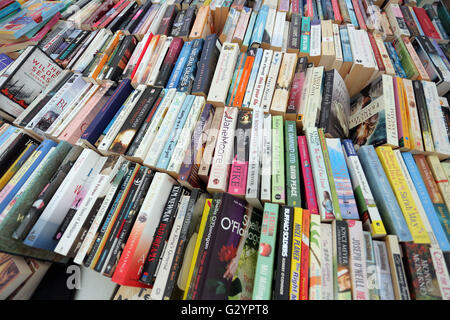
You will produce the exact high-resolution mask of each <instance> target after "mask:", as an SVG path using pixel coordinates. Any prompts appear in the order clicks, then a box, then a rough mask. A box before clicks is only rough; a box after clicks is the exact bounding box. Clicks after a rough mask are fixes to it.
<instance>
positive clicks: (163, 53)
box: [146, 37, 173, 86]
mask: <svg viewBox="0 0 450 320" xmlns="http://www.w3.org/2000/svg"><path fill="white" fill-rule="evenodd" d="M172 40H173V38H172V37H168V38H167V39H165V41H164V45H163V48H162V50H161V52H160V54H159V56H158V59H157V60H156V62H155V65H154V66H153V70H152V73H151V74H150V76H149V77H148V80H147V83H146V84H147V85H150V86H152V85H154V84H155V81H156V78H157V77H158V74H159V69H160V68H161V65H162V63H163V61H164V58H165V57H166V53H167V51H168V50H169V47H170V44H171V43H172Z"/></svg>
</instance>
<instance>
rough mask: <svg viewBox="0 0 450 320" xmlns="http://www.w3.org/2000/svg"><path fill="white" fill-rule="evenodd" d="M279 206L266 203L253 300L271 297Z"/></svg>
mask: <svg viewBox="0 0 450 320" xmlns="http://www.w3.org/2000/svg"><path fill="white" fill-rule="evenodd" d="M278 215H279V205H278V204H275V203H266V204H265V205H264V215H263V222H262V228H261V238H260V251H259V254H258V260H257V264H256V271H255V281H254V288H253V296H252V299H254V300H269V299H270V298H271V296H272V279H273V267H274V260H275V251H274V250H273V249H272V248H274V247H275V240H276V237H277V224H278Z"/></svg>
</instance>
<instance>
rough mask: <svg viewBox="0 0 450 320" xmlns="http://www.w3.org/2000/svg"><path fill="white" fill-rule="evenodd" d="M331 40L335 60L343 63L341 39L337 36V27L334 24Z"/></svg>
mask: <svg viewBox="0 0 450 320" xmlns="http://www.w3.org/2000/svg"><path fill="white" fill-rule="evenodd" d="M333 40H334V51H335V55H336V60H337V61H344V57H343V55H342V45H341V37H340V34H339V25H338V24H336V23H333Z"/></svg>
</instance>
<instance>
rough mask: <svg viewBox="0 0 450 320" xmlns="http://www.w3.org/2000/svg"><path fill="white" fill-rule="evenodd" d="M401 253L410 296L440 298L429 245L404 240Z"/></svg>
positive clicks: (422, 298)
mask: <svg viewBox="0 0 450 320" xmlns="http://www.w3.org/2000/svg"><path fill="white" fill-rule="evenodd" d="M403 254H404V256H403V263H404V266H405V271H406V276H407V277H408V283H409V290H410V293H411V298H413V299H415V300H441V299H442V295H441V292H440V289H439V283H438V279H437V277H436V272H435V270H434V267H433V260H432V258H431V254H430V249H429V246H428V245H425V244H417V243H410V242H405V243H404V244H403Z"/></svg>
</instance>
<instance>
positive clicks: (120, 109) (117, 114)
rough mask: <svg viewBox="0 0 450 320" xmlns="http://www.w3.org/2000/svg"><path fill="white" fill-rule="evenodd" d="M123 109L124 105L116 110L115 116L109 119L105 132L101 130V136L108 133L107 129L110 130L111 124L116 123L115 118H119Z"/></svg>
mask: <svg viewBox="0 0 450 320" xmlns="http://www.w3.org/2000/svg"><path fill="white" fill-rule="evenodd" d="M124 107H125V105H122V106H121V107H120V108H119V110H117V112H116V114H115V115H114V117H113V118H112V119H111V121H110V122H109V123H108V125H107V126H106V128H105V130H103V132H102V135H106V134H107V133H108V131H109V129H111V127H112V125H113V123H114V122H115V121H116V119H117V117H118V116H119V114H120V112H122V110H123V108H124Z"/></svg>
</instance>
